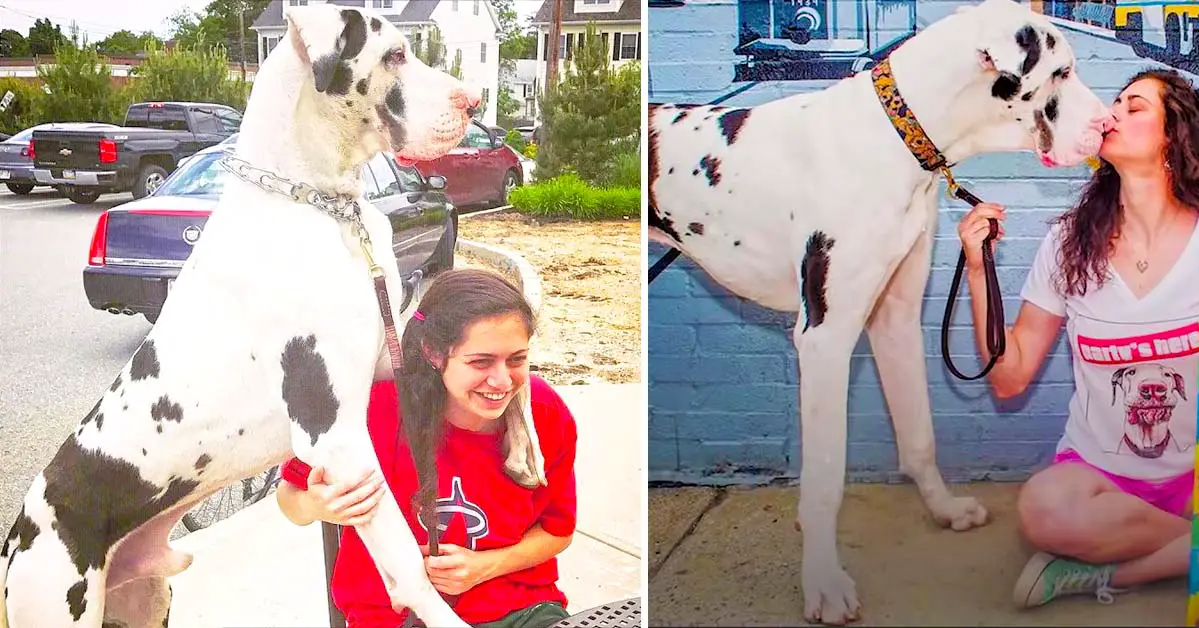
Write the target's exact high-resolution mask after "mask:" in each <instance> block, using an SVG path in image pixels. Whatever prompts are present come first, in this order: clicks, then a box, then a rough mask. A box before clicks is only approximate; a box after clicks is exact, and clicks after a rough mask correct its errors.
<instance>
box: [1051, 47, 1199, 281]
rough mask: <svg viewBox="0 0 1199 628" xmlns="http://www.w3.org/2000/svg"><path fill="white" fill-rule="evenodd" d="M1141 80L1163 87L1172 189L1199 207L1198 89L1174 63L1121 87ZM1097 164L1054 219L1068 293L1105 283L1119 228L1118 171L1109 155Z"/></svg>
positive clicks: (1179, 197) (1185, 201)
mask: <svg viewBox="0 0 1199 628" xmlns="http://www.w3.org/2000/svg"><path fill="white" fill-rule="evenodd" d="M1142 79H1154V80H1156V81H1158V82H1159V83H1160V84H1161V86H1162V87H1161V95H1162V103H1163V104H1164V106H1165V110H1166V116H1165V117H1166V120H1165V135H1166V142H1167V144H1166V155H1165V157H1166V163H1167V164H1168V165H1169V166H1170V172H1171V179H1170V188H1171V193H1172V194H1173V196H1174V197H1175V198H1176V199H1177V200H1178V201H1179V202H1180V203H1182V204H1183V205H1185V206H1187V207H1191V208H1199V152H1197V151H1199V93H1196V91H1195V87H1194V86H1193V85H1192V84H1191V82H1190V81H1189V80H1187V79H1186V77H1184V76H1183V75H1182V74H1181V73H1179V72H1178V71H1176V70H1174V69H1171V68H1165V69H1150V70H1143V71H1141V72H1138V73H1137V74H1135V75H1133V77H1132V78H1130V79H1128V82H1127V83H1125V84H1124V87H1123V88H1121V91H1123V90H1124V89H1127V87H1128V86H1129V85H1132V84H1133V83H1135V82H1137V81H1140V80H1142ZM1099 164H1100V165H1099V168H1098V169H1096V170H1095V172H1094V174H1092V175H1091V179H1090V180H1089V181H1088V182H1087V184H1086V185H1085V186H1084V187H1083V190H1082V194H1081V196H1080V198H1079V201H1078V204H1077V205H1076V206H1074V207H1073V208H1071V209H1070V210H1069V211H1067V212H1066V213H1064V214H1062V215H1061V216H1058V217H1057V218H1056V219H1055V220H1054V221H1053V222H1055V223H1057V224H1060V225H1061V260H1060V264H1061V265H1060V268H1059V274H1060V276H1059V277H1058V281H1059V284H1060V287H1061V289H1062V291H1063V293H1064V294H1069V295H1079V296H1081V295H1085V294H1086V293H1087V287H1088V285H1090V284H1091V282H1094V285H1095V286H1102V285H1103V283H1104V282H1105V281H1106V279H1107V274H1108V273H1107V271H1108V260H1109V257H1110V256H1111V254H1112V251H1113V249H1114V247H1115V239H1116V237H1117V236H1118V235H1119V233H1120V217H1121V210H1120V175H1119V174H1118V173H1117V172H1116V169H1115V168H1114V167H1113V166H1112V165H1111V164H1110V163H1108V162H1107V161H1106V160H1103V159H1100V160H1099Z"/></svg>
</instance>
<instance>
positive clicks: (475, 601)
mask: <svg viewBox="0 0 1199 628" xmlns="http://www.w3.org/2000/svg"><path fill="white" fill-rule="evenodd" d="M529 387H530V390H531V393H532V407H533V424H534V426H535V427H536V429H537V437H538V440H539V441H540V443H541V451H542V454H543V455H544V456H545V473H546V479H547V480H548V481H549V486H539V487H537V488H535V489H532V490H530V489H525V488H522V487H521V486H520V485H519V484H517V483H516V482H513V481H512V480H511V479H509V478H508V476H507V475H506V474H505V473H504V456H503V451H502V447H503V437H502V434H498V433H496V434H486V433H479V432H470V431H466V430H462V429H459V428H456V427H454V426H452V425H449V424H448V423H447V424H446V432H445V436H446V438H445V446H444V448H443V449H442V451H441V452H440V453H439V456H438V458H437V472H438V484H439V491H438V496H439V499H438V511H439V513H440V517H441V521H442V522H443V524H447V528H446V529H445V530H443V531H442V533H441V537H440V538H441V543H443V544H449V545H459V546H462V547H465V548H467V549H472V550H476V551H484V550H489V549H495V548H500V547H507V546H511V545H515V544H516V543H517V542H519V541H520V540H521V538H522V537H523V536H524V534H525V532H527V531H528V530H529V528H531V527H533V525H535V524H538V523H539V524H541V527H542V528H543V529H544V530H545V531H546V532H548V533H550V534H553V535H555V536H568V535H570V534H572V533H573V532H574V529H575V514H576V513H575V505H576V499H575V476H574V462H575V437H576V429H575V421H574V417H573V416H572V415H571V414H570V410H569V409H567V407H566V404H565V403H563V401H562V398H561V397H559V396H558V394H557V393H556V392H554V390H553V389H552V388H550V386H549V384H547V383H546V382H545V381H544V380H542V379H541V378H539V377H537V376H535V375H533V376H530V378H529ZM398 405H399V403H398V400H397V396H396V390H395V384H394V383H393V382H390V381H383V382H375V384H374V386H373V387H372V388H371V397H370V405H369V407H368V409H367V427H368V429H369V431H370V435H371V440H372V442H373V443H374V446H375V452H376V454H377V455H378V456H379V462H380V465H381V466H382V468H383V472H384V478H385V479H386V481H387V484H388V486H389V487H390V488H391V492H392V493H393V494H394V495H395V497H396V501H397V502H398V504H399V506H400V510H401V512H403V514H404V517H405V518H406V519H407V520H408V526H409V527H410V528H411V529H412V533H413V535H414V536H415V537H416V540H417V542H418V543H420V544H422V545H423V544H426V543H427V542H428V534H427V532H426V531H425V529H424V526H422V525H421V523H420V522H419V521H418V520H417V519H416V517H415V515H414V513H413V509H412V505H411V503H412V502H411V500H412V496H413V495H414V494H415V493H416V489H417V476H416V468H415V466H414V465H413V463H412V454H411V453H410V452H409V450H408V444H407V442H406V441H405V439H404V438H403V432H400V439H399V451H398V456H399V458H398V459H397V458H396V456H397V452H396V448H395V444H396V433H397V430H398V429H401V424H400V422H399V417H398V416H397V414H398V413H397V411H396V409H397V407H398ZM308 470H309V467H308V466H307V465H306V464H304V463H303V462H301V461H300V460H298V459H296V458H292V459H291V460H290V461H288V462H287V463H286V464H285V465H284V473H283V476H284V478H286V479H288V480H289V481H291V482H292V483H293V484H297V485H298V486H300V487H301V488H303V487H305V486H306V481H305V478H307V475H308ZM442 509H445V510H444V511H443V510H442ZM557 580H558V561H557V559H556V558H551V559H549V560H548V561H546V562H544V563H542V564H540V565H537V566H534V567H531V568H529V569H525V570H522V571H517V572H514V573H510V574H507V575H503V576H500V577H498V578H494V579H492V580H488V581H486V582H483V583H480V584H479V585H477V586H475V587H474V588H473V589H470V590H469V591H466V592H465V593H463V594H461V595H460V596H458V599H457V601H456V602H455V604H454V611H455V612H456V613H458V615H459V616H461V617H462V619H463V620H464V621H466V622H467V623H470V624H478V623H482V622H486V621H492V620H496V619H499V618H501V617H503V616H504V615H507V614H508V613H510V612H512V611H514V610H517V609H520V608H524V607H526V606H530V605H532V604H535V603H538V602H553V601H557V602H560V603H561V604H562V605H563V606H566V604H567V600H566V596H565V595H564V594H563V593H562V591H561V590H559V589H558V586H557V584H556V583H557ZM331 586H332V591H333V600H334V603H336V605H337V607H338V608H339V609H341V611H342V613H343V614H344V615H345V616H346V619H347V622H348V624H349V626H350V628H373V627H376V626H379V627H383V626H386V627H387V628H394V627H395V626H400V625H402V624H403V623H404V621H405V619H406V617H407V614H408V612H407V611H406V610H405V611H404V612H402V613H396V612H395V611H393V610H392V609H391V602H390V599H389V597H388V595H387V590H386V589H385V588H384V586H383V579H382V577H381V576H380V575H379V572H378V570H377V569H376V567H375V564H374V561H373V559H372V558H371V556H370V553H369V552H368V551H367V549H366V546H365V545H364V544H363V543H362V540H361V539H360V538H359V536H358V534H357V531H356V530H355V529H354V528H343V530H342V534H341V546H340V548H339V549H338V553H337V562H336V563H335V565H334V568H333V582H332V585H331Z"/></svg>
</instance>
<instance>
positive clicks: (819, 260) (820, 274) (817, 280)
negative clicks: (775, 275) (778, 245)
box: [799, 231, 833, 331]
mask: <svg viewBox="0 0 1199 628" xmlns="http://www.w3.org/2000/svg"><path fill="white" fill-rule="evenodd" d="M832 248H833V239H832V238H830V237H828V236H827V235H825V234H824V233H823V232H821V231H814V232H813V233H812V235H811V236H810V237H809V238H808V246H807V250H806V251H805V252H804V257H803V264H802V265H801V266H800V271H799V274H800V279H801V280H802V281H803V302H804V313H805V318H806V319H807V320H806V321H804V326H803V328H804V331H807V330H808V329H810V328H812V327H817V326H819V325H820V324H821V323H823V322H824V317H825V315H827V314H828V301H827V299H826V295H825V282H826V281H827V280H828V261H829V260H828V252H829V250H831V249H832Z"/></svg>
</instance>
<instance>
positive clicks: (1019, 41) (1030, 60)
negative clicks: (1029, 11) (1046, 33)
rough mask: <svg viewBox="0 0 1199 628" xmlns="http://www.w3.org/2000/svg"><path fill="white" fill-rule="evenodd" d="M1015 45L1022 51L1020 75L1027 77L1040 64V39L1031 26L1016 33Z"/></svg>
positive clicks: (1026, 25) (1027, 25)
mask: <svg viewBox="0 0 1199 628" xmlns="http://www.w3.org/2000/svg"><path fill="white" fill-rule="evenodd" d="M1016 45H1017V46H1020V49H1021V50H1023V51H1024V63H1022V64H1020V75H1021V76H1027V75H1028V73H1029V72H1031V71H1032V69H1033V68H1035V67H1037V64H1038V63H1040V62H1041V39H1040V38H1039V37H1037V31H1036V29H1034V28H1033V27H1032V24H1025V25H1024V28H1021V29H1020V30H1018V31H1016Z"/></svg>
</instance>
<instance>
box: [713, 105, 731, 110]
mask: <svg viewBox="0 0 1199 628" xmlns="http://www.w3.org/2000/svg"><path fill="white" fill-rule="evenodd" d="M725 109H728V107H726V106H724V105H716V106H714V107H712V109H711V110H712V111H724V110H725Z"/></svg>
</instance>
